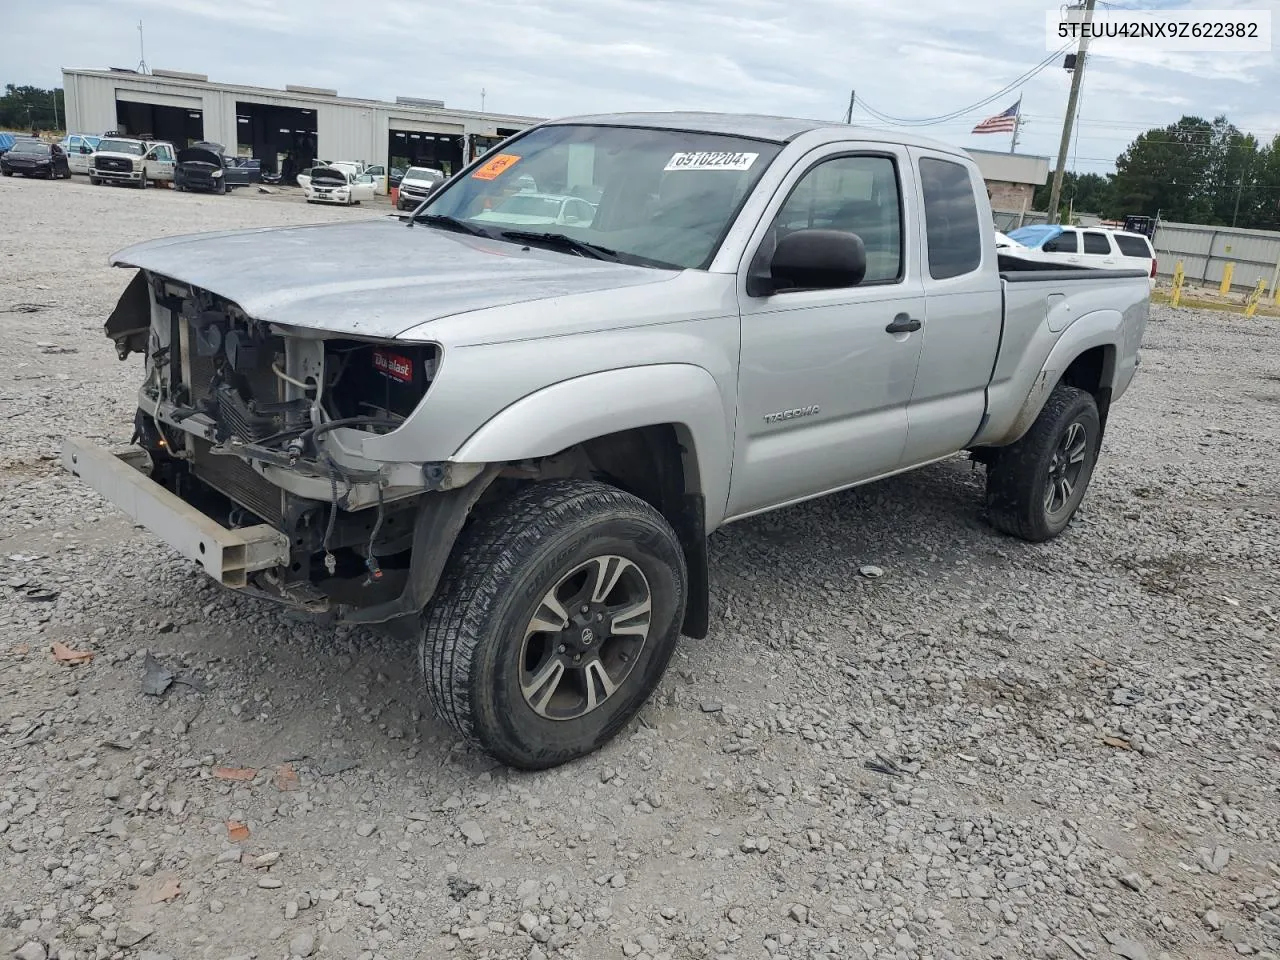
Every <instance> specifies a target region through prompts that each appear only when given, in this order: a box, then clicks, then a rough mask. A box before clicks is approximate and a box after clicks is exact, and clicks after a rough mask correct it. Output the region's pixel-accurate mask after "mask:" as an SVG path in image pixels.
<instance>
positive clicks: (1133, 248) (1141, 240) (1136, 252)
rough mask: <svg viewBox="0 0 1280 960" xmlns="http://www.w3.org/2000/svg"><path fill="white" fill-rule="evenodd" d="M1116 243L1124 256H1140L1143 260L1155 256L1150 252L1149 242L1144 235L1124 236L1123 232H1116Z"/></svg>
mask: <svg viewBox="0 0 1280 960" xmlns="http://www.w3.org/2000/svg"><path fill="white" fill-rule="evenodd" d="M1116 245H1117V246H1119V247H1120V252H1121V253H1122V254H1124V255H1125V256H1126V257H1141V258H1142V259H1143V260H1150V259H1151V258H1152V257H1154V256H1155V254H1153V253H1152V252H1151V244H1150V243H1149V242H1148V241H1147V238H1146V237H1126V236H1124V235H1123V234H1119V233H1118V234H1116Z"/></svg>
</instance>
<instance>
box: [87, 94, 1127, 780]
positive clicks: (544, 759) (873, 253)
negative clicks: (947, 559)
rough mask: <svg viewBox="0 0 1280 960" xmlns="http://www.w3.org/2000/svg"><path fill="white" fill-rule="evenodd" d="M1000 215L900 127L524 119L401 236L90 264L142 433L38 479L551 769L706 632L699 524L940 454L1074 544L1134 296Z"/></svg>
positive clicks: (339, 233)
mask: <svg viewBox="0 0 1280 960" xmlns="http://www.w3.org/2000/svg"><path fill="white" fill-rule="evenodd" d="M531 184H532V187H531V186H530V185H531ZM531 190H532V191H534V192H536V193H539V194H548V195H555V196H569V197H578V198H581V199H583V200H585V201H586V203H585V204H584V206H590V207H591V211H590V212H589V213H584V214H583V215H582V216H581V217H579V218H578V219H576V220H575V221H574V222H567V221H566V220H565V218H563V217H559V216H554V215H552V214H546V215H543V214H541V213H539V207H538V206H537V205H534V204H519V203H511V202H510V200H511V198H512V197H515V196H518V195H520V194H521V192H522V191H523V192H524V193H525V194H529V193H530V191H531ZM504 211H506V212H504ZM991 222H992V221H991V212H990V208H989V206H988V200H987V193H986V190H985V188H984V185H983V181H982V177H981V175H980V174H979V172H978V170H977V168H976V166H975V165H974V164H973V162H972V161H971V160H970V159H969V157H968V156H967V155H966V154H965V153H963V152H962V151H960V150H958V149H955V148H953V147H949V146H946V145H944V144H940V143H934V142H931V141H926V140H923V139H915V138H907V137H904V136H902V135H900V134H897V133H892V134H886V133H881V132H877V131H870V130H861V129H858V128H855V127H851V126H845V125H840V124H829V123H823V122H817V121H807V120H793V119H784V118H772V117H751V116H732V115H719V114H680V113H672V114H665V113H660V114H623V115H612V116H592V117H583V118H574V119H565V120H558V121H554V122H548V123H543V124H540V125H538V126H535V127H533V128H531V129H529V130H526V131H524V132H522V133H520V134H518V135H516V136H514V137H512V138H510V139H508V140H507V141H505V142H504V143H502V144H500V145H499V146H498V147H496V148H495V149H494V150H492V151H491V152H490V153H488V154H487V155H485V156H484V157H481V158H479V159H478V160H476V161H474V162H473V163H472V164H471V165H470V166H468V167H466V168H464V169H462V170H461V171H459V172H458V174H457V175H456V176H454V177H453V178H452V179H451V180H450V181H449V182H448V184H446V185H445V186H444V187H443V189H441V190H440V191H439V192H437V193H436V194H434V195H433V196H432V197H431V198H430V199H429V200H427V201H426V202H424V203H423V204H422V205H420V206H419V207H418V208H416V209H415V210H414V211H413V212H412V213H410V214H404V215H402V216H396V215H391V216H387V217H385V218H376V219H371V220H367V221H360V222H346V223H340V224H325V225H314V226H300V227H297V226H295V227H281V228H273V229H248V230H237V231H233V232H225V233H212V234H204V235H199V236H185V237H171V238H167V239H162V240H155V241H151V242H147V243H142V244H139V245H136V246H133V247H130V248H129V249H126V250H123V251H121V252H119V253H117V254H114V255H113V257H112V260H111V262H112V263H114V264H116V265H119V266H121V267H131V268H136V272H135V274H134V276H133V279H132V281H131V282H130V283H129V284H128V285H127V287H126V288H125V290H124V293H123V296H122V297H121V299H120V302H119V304H118V306H117V307H116V309H115V310H114V312H113V313H112V314H111V316H110V317H109V319H108V320H107V323H106V333H107V335H108V336H109V337H111V338H112V339H113V340H114V341H115V344H116V347H117V352H118V354H119V356H120V357H121V358H122V359H124V358H126V357H128V356H130V355H131V354H134V353H138V354H141V355H142V357H143V358H144V360H145V377H144V378H143V382H142V386H141V389H140V390H139V393H138V411H137V416H136V422H135V427H134V439H133V443H132V445H131V446H130V448H129V449H128V450H126V451H123V452H112V451H107V450H104V449H100V448H98V447H96V446H95V445H93V444H91V443H88V442H86V441H84V440H80V439H71V440H68V441H67V443H66V444H65V447H64V453H63V462H64V464H65V466H66V467H67V469H69V470H70V471H71V472H72V473H74V474H76V475H77V476H79V477H80V478H81V479H82V480H83V481H84V482H85V483H86V484H88V486H90V487H92V488H93V489H94V490H96V491H98V492H99V493H100V494H102V495H103V496H105V497H106V498H107V499H108V500H110V501H113V502H114V503H115V504H117V505H118V506H119V507H120V509H122V510H123V511H124V512H125V513H127V514H128V515H130V516H131V517H133V518H134V519H135V520H136V521H138V522H139V523H141V524H142V525H144V526H145V527H147V528H148V529H149V530H151V531H152V532H153V533H154V534H155V535H156V536H157V537H158V538H159V539H161V540H163V541H164V542H166V543H167V544H169V545H170V546H171V547H172V548H173V549H174V550H176V551H177V552H178V553H180V554H182V555H183V556H185V557H187V558H189V559H190V560H193V561H195V562H197V563H199V564H200V565H202V566H203V568H204V569H205V570H206V571H207V572H208V574H209V575H211V576H212V577H214V578H216V579H217V580H219V581H220V582H221V583H223V584H225V585H226V586H227V587H229V588H234V589H238V590H241V591H244V592H246V593H252V594H256V595H259V596H262V597H265V598H270V599H272V600H275V601H278V602H282V603H286V604H289V605H292V606H293V607H295V608H297V609H302V610H309V611H312V612H314V613H315V614H316V615H318V616H328V617H330V618H335V619H337V620H340V621H344V622H349V623H363V624H382V625H386V626H388V627H391V628H394V629H397V630H399V631H401V632H402V633H403V634H404V635H405V636H407V637H412V638H413V639H414V640H416V642H417V643H418V644H419V650H420V660H421V666H422V671H423V674H424V679H425V687H426V692H427V694H428V695H429V698H430V700H431V701H432V703H433V704H434V705H435V706H436V708H437V710H438V712H439V714H440V715H441V716H442V717H443V718H445V719H446V720H447V721H448V722H449V723H450V724H452V725H453V727H454V728H455V729H456V730H457V731H459V733H460V734H462V735H463V736H464V737H466V738H468V739H469V740H471V741H472V742H473V743H476V744H478V745H480V746H481V747H482V748H483V749H485V750H487V751H488V752H489V753H491V754H492V755H493V756H495V757H496V758H498V759H500V760H501V761H503V762H505V763H507V764H510V765H513V766H516V767H521V768H526V769H537V768H546V767H551V766H554V765H556V764H560V763H563V762H565V761H568V760H571V759H573V758H575V757H579V756H582V755H584V754H586V753H588V752H590V751H592V750H594V749H596V748H597V747H599V746H600V745H601V744H603V743H604V742H606V741H607V740H608V739H609V738H610V737H612V736H614V735H615V734H616V733H617V732H618V731H619V729H621V728H622V727H623V726H624V725H625V724H626V723H627V721H628V720H629V719H630V718H631V717H633V716H634V715H635V713H636V712H637V710H638V709H639V708H640V707H641V705H642V704H643V703H644V702H645V700H646V699H647V698H648V697H649V695H650V694H651V692H652V691H653V689H654V687H655V686H656V685H657V684H658V682H659V680H660V678H661V677H662V675H663V672H664V670H665V668H666V666H667V663H668V660H669V658H670V656H671V654H672V649H673V647H674V645H675V643H676V642H677V638H678V637H679V636H680V634H681V633H683V634H685V635H687V636H690V637H694V638H698V637H703V636H706V634H707V632H708V629H709V622H710V619H711V612H710V610H709V588H708V580H709V572H708V560H707V549H706V539H707V536H708V534H710V533H711V532H712V531H714V530H715V529H717V528H718V527H721V526H723V525H724V524H726V523H729V522H731V521H734V520H739V519H742V518H743V517H749V516H752V515H754V514H759V513H762V512H764V511H769V510H776V509H778V508H780V507H785V506H787V505H789V504H794V503H798V502H800V501H803V500H806V499H809V498H812V497H818V496H821V495H823V494H827V493H831V492H833V491H838V490H843V489H846V488H848V487H852V486H854V485H857V484H862V483H867V482H869V481H873V480H876V479H879V478H882V477H887V476H889V475H891V474H894V473H899V472H901V471H904V470H910V469H913V468H915V467H919V466H922V465H924V464H929V463H933V462H935V461H938V460H941V459H943V458H946V457H950V456H953V455H954V454H957V453H960V452H962V451H967V452H968V453H969V455H970V456H971V457H973V458H975V459H976V460H978V461H981V462H982V463H983V464H984V465H985V467H986V471H987V503H986V509H987V513H988V515H989V517H990V522H991V524H992V525H993V526H994V527H995V528H996V529H997V530H999V531H1003V532H1005V533H1008V534H1012V535H1014V536H1017V537H1021V538H1024V539H1026V540H1031V541H1044V540H1047V539H1049V538H1052V537H1054V536H1056V535H1057V534H1059V533H1061V532H1062V531H1063V530H1064V529H1065V528H1066V526H1067V524H1068V521H1069V520H1070V519H1071V516H1072V514H1073V513H1074V512H1075V511H1076V509H1077V507H1078V506H1079V504H1080V501H1081V498H1082V497H1083V496H1084V493H1085V489H1086V487H1087V486H1088V483H1089V479H1090V476H1091V474H1092V472H1093V470H1094V466H1095V463H1096V460H1097V456H1098V449H1099V445H1100V442H1101V440H1102V435H1103V430H1104V429H1105V426H1106V423H1107V414H1108V412H1109V410H1110V409H1111V406H1112V405H1113V404H1114V403H1115V401H1116V400H1118V399H1119V398H1120V396H1121V395H1122V394H1123V393H1124V392H1125V389H1126V388H1127V387H1128V386H1129V383H1130V381H1131V380H1132V378H1133V375H1134V370H1135V368H1136V366H1137V363H1138V352H1139V346H1140V342H1141V339H1142V334H1143V328H1144V325H1145V323H1146V318H1147V312H1148V305H1149V295H1150V289H1149V286H1148V283H1147V277H1146V275H1145V273H1143V272H1142V271H1131V272H1126V271H1100V270H1092V269H1049V268H1046V265H1045V264H1042V263H1032V262H1028V261H1020V260H1018V259H1016V258H1012V257H1006V256H1004V255H999V256H998V255H997V253H996V248H995V231H994V230H993V229H992V226H991Z"/></svg>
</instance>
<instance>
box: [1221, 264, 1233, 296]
mask: <svg viewBox="0 0 1280 960" xmlns="http://www.w3.org/2000/svg"><path fill="white" fill-rule="evenodd" d="M1235 272H1236V265H1235V264H1234V263H1228V264H1227V265H1226V266H1225V267H1223V268H1222V285H1221V286H1220V287H1218V293H1219V294H1220V295H1221V296H1224V297H1225V296H1226V295H1227V294H1228V293H1230V292H1231V275H1232V274H1233V273H1235Z"/></svg>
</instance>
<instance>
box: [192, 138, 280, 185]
mask: <svg viewBox="0 0 1280 960" xmlns="http://www.w3.org/2000/svg"><path fill="white" fill-rule="evenodd" d="M261 179H262V169H261V165H260V164H259V162H258V161H257V160H253V161H251V162H244V160H243V159H242V158H239V157H229V156H227V153H226V148H225V147H223V145H222V144H220V143H213V142H211V141H207V140H205V141H201V142H199V143H193V144H192V145H191V146H189V147H185V148H184V149H182V150H179V151H178V162H177V166H176V167H175V168H174V172H173V186H174V189H176V190H191V191H195V192H198V193H219V194H224V193H228V192H229V191H230V190H232V189H233V188H235V187H247V186H249V185H250V184H253V183H258V182H259V181H260V180H261Z"/></svg>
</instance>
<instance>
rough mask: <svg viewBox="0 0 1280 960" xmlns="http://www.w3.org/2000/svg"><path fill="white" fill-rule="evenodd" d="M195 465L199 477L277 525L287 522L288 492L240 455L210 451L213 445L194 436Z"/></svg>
mask: <svg viewBox="0 0 1280 960" xmlns="http://www.w3.org/2000/svg"><path fill="white" fill-rule="evenodd" d="M191 440H192V442H193V444H194V449H193V453H192V460H191V468H192V472H193V473H195V475H196V476H197V477H199V478H200V479H201V480H203V481H204V482H205V483H207V484H208V485H209V486H211V487H213V489H215V490H217V491H218V492H219V493H222V494H224V495H226V496H228V497H230V498H231V499H232V500H234V501H235V502H236V503H238V504H240V506H242V507H244V508H245V509H246V510H249V511H250V512H252V513H254V514H256V515H257V516H259V517H261V518H262V519H263V520H265V521H266V522H267V523H269V524H271V525H273V526H280V525H281V524H282V523H283V522H284V491H283V490H281V489H280V488H279V487H277V486H275V485H274V484H272V483H269V482H268V481H267V480H266V479H264V478H263V477H262V475H261V474H259V473H257V472H256V471H255V470H254V469H253V468H252V467H251V466H249V465H248V464H247V463H245V462H244V461H243V460H241V459H240V458H239V457H231V456H216V455H214V454H211V453H209V447H210V444H209V443H207V442H206V441H204V440H200V439H197V438H195V437H192V438H191Z"/></svg>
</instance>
